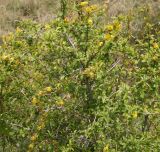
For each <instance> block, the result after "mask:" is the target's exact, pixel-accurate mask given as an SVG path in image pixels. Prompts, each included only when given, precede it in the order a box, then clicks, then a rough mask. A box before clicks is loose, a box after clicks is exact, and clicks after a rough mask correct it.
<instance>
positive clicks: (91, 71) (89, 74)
mask: <svg viewBox="0 0 160 152" xmlns="http://www.w3.org/2000/svg"><path fill="white" fill-rule="evenodd" d="M83 74H84V75H86V76H87V77H89V78H91V79H93V78H94V77H95V69H94V67H88V68H86V69H85V70H84V72H83Z"/></svg>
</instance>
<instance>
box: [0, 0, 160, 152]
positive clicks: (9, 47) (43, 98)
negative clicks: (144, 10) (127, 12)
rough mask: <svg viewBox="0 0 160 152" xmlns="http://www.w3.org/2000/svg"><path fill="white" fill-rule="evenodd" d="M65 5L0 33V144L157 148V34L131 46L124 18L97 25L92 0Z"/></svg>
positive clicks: (6, 148) (70, 148)
mask: <svg viewBox="0 0 160 152" xmlns="http://www.w3.org/2000/svg"><path fill="white" fill-rule="evenodd" d="M63 2H64V1H63ZM66 5H67V3H63V7H62V13H61V14H60V17H57V18H56V19H55V20H53V21H51V22H50V23H47V24H45V25H41V24H39V23H36V22H33V21H31V20H26V21H23V22H21V23H20V24H19V27H18V28H17V29H16V31H15V33H10V34H8V35H6V36H3V45H2V46H1V48H0V73H1V75H0V104H1V106H0V107H1V109H0V112H1V115H0V121H1V124H2V125H1V126H0V134H1V149H2V150H3V151H10V150H11V151H18V150H20V151H27V150H28V151H63V152H70V151H77V152H79V151H83V152H85V151H86V152H89V151H90V152H93V151H96V152H99V151H104V152H108V151H113V152H114V151H136V152H138V151H139V152H140V151H159V150H160V147H159V140H160V139H159V129H160V126H159V112H160V111H159V106H160V105H159V97H160V96H159V81H160V79H159V62H158V59H159V57H160V56H159V51H160V48H159V43H160V41H159V39H158V38H157V37H156V36H154V35H151V34H150V33H149V34H148V35H146V36H145V37H144V38H143V39H140V40H138V39H137V40H136V44H135V45H134V46H132V44H130V43H129V37H128V36H126V35H125V33H124V32H123V28H124V29H125V27H123V28H122V25H123V26H124V25H125V24H122V23H124V22H125V18H123V17H117V18H115V19H114V20H113V22H111V23H109V24H108V25H104V24H103V23H101V22H100V21H101V19H102V15H103V14H104V12H103V11H104V10H103V9H102V8H101V7H100V6H97V5H90V4H88V3H86V2H83V3H78V4H75V5H74V6H75V7H74V9H73V10H75V12H74V13H73V14H74V16H69V17H68V16H67V7H66ZM146 30H147V31H150V30H152V25H150V24H149V25H147V27H146ZM155 30H156V29H155ZM157 30H158V29H157ZM157 32H159V31H157Z"/></svg>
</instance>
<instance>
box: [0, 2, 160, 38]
mask: <svg viewBox="0 0 160 152" xmlns="http://www.w3.org/2000/svg"><path fill="white" fill-rule="evenodd" d="M91 1H94V2H98V3H100V4H101V5H104V3H105V5H106V6H107V7H108V12H107V15H108V18H107V19H109V18H111V16H117V15H119V14H129V12H130V13H131V14H130V15H132V13H135V14H136V15H137V17H136V24H134V28H136V29H139V25H140V24H141V19H142V18H141V17H142V16H139V12H137V13H136V11H137V10H138V9H140V8H143V7H144V6H147V7H148V8H149V12H148V13H149V15H150V18H151V19H152V20H153V21H154V22H156V21H157V20H158V18H157V16H160V0H91ZM59 2H60V0H0V35H2V34H4V33H6V32H8V31H12V30H13V29H14V27H15V26H16V21H17V20H22V19H25V18H32V19H34V20H37V21H40V22H46V21H49V20H51V19H53V18H54V17H55V15H54V14H56V12H57V9H58V8H59Z"/></svg>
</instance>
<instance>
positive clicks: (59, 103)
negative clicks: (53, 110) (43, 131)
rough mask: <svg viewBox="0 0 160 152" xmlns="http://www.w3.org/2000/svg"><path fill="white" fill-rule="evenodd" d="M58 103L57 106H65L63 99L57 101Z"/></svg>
mask: <svg viewBox="0 0 160 152" xmlns="http://www.w3.org/2000/svg"><path fill="white" fill-rule="evenodd" d="M56 104H57V106H63V105H64V101H63V100H59V101H56Z"/></svg>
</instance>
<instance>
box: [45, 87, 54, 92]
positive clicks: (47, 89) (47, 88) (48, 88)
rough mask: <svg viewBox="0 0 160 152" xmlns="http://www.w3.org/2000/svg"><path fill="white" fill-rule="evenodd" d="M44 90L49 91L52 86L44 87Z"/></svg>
mask: <svg viewBox="0 0 160 152" xmlns="http://www.w3.org/2000/svg"><path fill="white" fill-rule="evenodd" d="M44 90H45V91H47V92H51V91H52V88H51V87H46V88H45V89H44Z"/></svg>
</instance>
